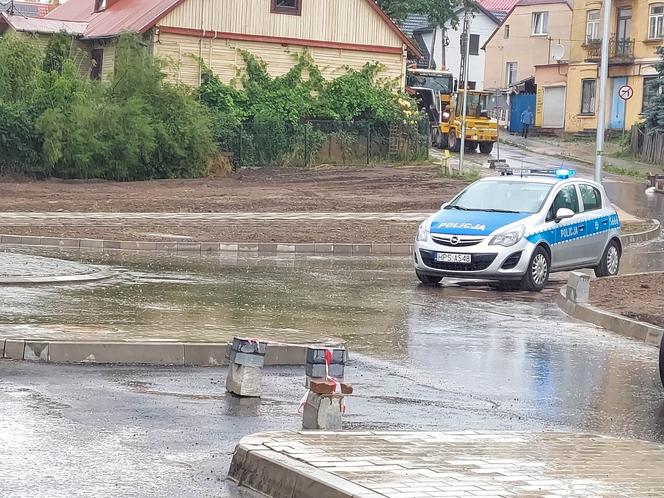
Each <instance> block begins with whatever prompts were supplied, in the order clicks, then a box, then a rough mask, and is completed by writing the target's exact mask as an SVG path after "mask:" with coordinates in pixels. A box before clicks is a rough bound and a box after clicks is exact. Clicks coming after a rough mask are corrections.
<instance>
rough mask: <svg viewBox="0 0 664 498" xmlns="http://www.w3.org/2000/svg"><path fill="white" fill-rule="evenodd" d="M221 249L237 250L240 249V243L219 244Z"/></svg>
mask: <svg viewBox="0 0 664 498" xmlns="http://www.w3.org/2000/svg"><path fill="white" fill-rule="evenodd" d="M201 250H202V247H201ZM219 250H220V251H223V252H226V251H228V252H237V250H238V245H237V244H219Z"/></svg>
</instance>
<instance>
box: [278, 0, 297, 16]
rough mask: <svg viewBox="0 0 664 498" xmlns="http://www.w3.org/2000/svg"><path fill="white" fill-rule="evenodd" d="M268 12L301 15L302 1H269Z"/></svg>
mask: <svg viewBox="0 0 664 498" xmlns="http://www.w3.org/2000/svg"><path fill="white" fill-rule="evenodd" d="M270 12H272V13H273V14H291V15H294V16H299V15H300V14H301V13H302V0H271V6H270Z"/></svg>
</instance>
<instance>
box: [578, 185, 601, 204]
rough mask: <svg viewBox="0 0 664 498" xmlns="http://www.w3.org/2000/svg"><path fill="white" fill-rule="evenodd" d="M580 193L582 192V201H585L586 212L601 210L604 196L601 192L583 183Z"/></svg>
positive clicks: (580, 186)
mask: <svg viewBox="0 0 664 498" xmlns="http://www.w3.org/2000/svg"><path fill="white" fill-rule="evenodd" d="M579 191H580V192H581V200H582V201H583V210H584V211H593V210H595V209H601V207H602V194H600V193H599V190H597V189H596V188H595V187H593V186H592V185H586V184H584V183H582V184H581V185H579Z"/></svg>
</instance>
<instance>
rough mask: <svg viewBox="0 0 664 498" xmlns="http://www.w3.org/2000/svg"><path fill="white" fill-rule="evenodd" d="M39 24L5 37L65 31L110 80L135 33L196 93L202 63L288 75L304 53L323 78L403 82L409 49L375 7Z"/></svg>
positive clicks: (93, 2)
mask: <svg viewBox="0 0 664 498" xmlns="http://www.w3.org/2000/svg"><path fill="white" fill-rule="evenodd" d="M39 21H42V22H40V23H36V24H33V25H30V26H25V23H22V21H21V20H19V19H17V18H16V16H10V15H3V16H2V17H1V18H0V24H3V23H4V24H5V25H6V27H7V29H13V30H16V31H26V32H34V33H42V32H44V33H50V32H53V30H54V29H55V26H56V25H57V26H67V27H69V28H70V29H69V32H71V33H72V34H74V35H75V36H77V37H78V38H79V39H80V40H81V41H82V42H83V43H85V44H86V45H87V46H88V48H89V54H90V57H91V58H92V60H93V61H94V64H93V69H92V76H93V77H98V78H102V79H106V78H108V77H110V75H112V74H113V68H114V40H116V39H117V37H118V36H119V35H120V34H121V33H123V32H136V33H138V34H140V35H141V36H142V37H143V39H144V40H145V41H146V43H148V44H149V46H150V48H151V50H152V52H153V53H154V54H155V55H156V56H159V57H164V58H167V59H169V60H171V61H172V62H173V64H172V66H171V75H170V76H171V79H172V80H173V81H175V82H179V83H185V84H188V85H198V84H199V83H200V80H201V69H200V64H199V63H198V60H202V61H203V62H205V64H206V65H207V66H208V67H210V68H211V69H212V70H213V71H214V73H216V74H217V75H219V77H220V78H221V79H222V81H226V82H228V81H230V80H231V79H233V78H235V77H236V76H237V71H238V69H239V68H241V67H242V66H243V61H242V57H241V55H240V53H241V51H243V50H246V51H249V52H251V53H253V54H254V55H256V56H258V57H260V58H261V59H263V60H264V61H265V62H266V63H267V68H268V71H269V72H270V73H271V74H272V75H280V74H284V73H286V72H287V71H288V70H289V69H290V68H291V67H292V66H293V64H294V56H295V55H296V54H297V53H300V52H302V51H303V50H307V51H308V52H309V53H310V54H311V56H312V58H313V59H314V61H315V62H316V63H317V64H318V66H319V67H320V68H321V71H322V72H323V75H324V76H325V77H334V76H337V75H339V74H342V73H344V72H345V71H346V68H347V67H351V68H361V67H362V66H364V65H365V64H366V63H369V62H371V63H373V62H377V63H380V64H382V65H383V66H384V71H383V73H382V75H381V76H382V77H388V78H395V79H398V80H401V81H403V80H404V79H405V70H406V61H407V60H408V58H409V55H410V56H412V57H419V56H420V53H419V49H418V48H417V47H416V45H415V43H414V42H413V41H412V40H411V39H410V38H408V37H407V36H406V35H404V34H403V33H402V32H401V30H400V29H399V28H398V27H397V26H396V25H395V24H394V23H393V22H392V20H391V19H390V18H389V17H387V16H386V15H385V14H384V13H383V11H382V10H381V9H380V8H379V7H378V5H377V4H376V3H375V1H374V0H215V1H214V2H210V1H207V0H68V1H67V2H66V3H63V4H62V5H60V6H59V7H57V8H55V9H54V10H52V11H51V12H49V13H48V14H47V15H46V16H45V17H44V18H43V19H41V20H39Z"/></svg>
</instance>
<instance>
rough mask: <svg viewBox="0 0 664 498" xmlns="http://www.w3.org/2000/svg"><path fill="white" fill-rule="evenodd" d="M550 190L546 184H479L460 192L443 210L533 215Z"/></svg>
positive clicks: (490, 182)
mask: <svg viewBox="0 0 664 498" xmlns="http://www.w3.org/2000/svg"><path fill="white" fill-rule="evenodd" d="M552 187H553V185H551V184H548V183H526V182H510V181H481V182H477V183H473V184H472V185H471V186H469V187H468V188H467V189H466V190H464V191H463V192H461V194H459V195H458V196H457V197H456V198H455V199H454V200H453V201H452V202H450V203H449V204H448V205H447V206H445V209H460V210H463V211H489V212H498V213H536V212H538V211H539V210H540V209H541V208H542V204H543V203H544V200H545V199H546V196H547V195H548V194H549V192H550V191H551V188H552Z"/></svg>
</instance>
